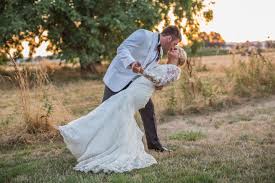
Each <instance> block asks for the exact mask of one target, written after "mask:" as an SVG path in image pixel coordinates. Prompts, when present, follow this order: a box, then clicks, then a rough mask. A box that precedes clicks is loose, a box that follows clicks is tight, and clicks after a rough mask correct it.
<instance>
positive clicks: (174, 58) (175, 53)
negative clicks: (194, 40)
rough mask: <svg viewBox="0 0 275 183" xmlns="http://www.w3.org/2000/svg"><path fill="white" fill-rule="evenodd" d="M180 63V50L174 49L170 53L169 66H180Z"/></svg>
mask: <svg viewBox="0 0 275 183" xmlns="http://www.w3.org/2000/svg"><path fill="white" fill-rule="evenodd" d="M178 61H179V50H178V49H176V48H174V49H173V50H170V51H169V52H168V62H167V64H173V65H178Z"/></svg>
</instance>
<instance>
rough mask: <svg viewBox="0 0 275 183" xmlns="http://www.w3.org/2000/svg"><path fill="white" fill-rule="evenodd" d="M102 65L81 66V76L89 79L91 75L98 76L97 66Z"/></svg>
mask: <svg viewBox="0 0 275 183" xmlns="http://www.w3.org/2000/svg"><path fill="white" fill-rule="evenodd" d="M98 64H100V63H88V64H80V71H81V76H82V77H84V78H87V77H89V76H91V75H98V74H99V72H98V70H97V68H96V65H98Z"/></svg>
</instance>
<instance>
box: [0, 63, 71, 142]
mask: <svg viewBox="0 0 275 183" xmlns="http://www.w3.org/2000/svg"><path fill="white" fill-rule="evenodd" d="M13 63H14V70H15V75H14V76H13V77H11V78H10V80H11V81H13V82H14V84H15V85H16V86H17V87H18V91H17V93H16V94H17V95H16V97H17V99H16V102H17V105H18V104H19V105H18V107H19V108H18V109H19V112H18V114H19V119H20V123H18V124H16V125H13V126H12V128H9V127H5V129H3V131H4V134H5V135H3V136H2V138H1V143H4V144H5V143H6V144H14V143H15V144H16V143H31V142H32V140H34V139H37V134H39V136H40V137H43V139H45V138H46V139H49V138H53V137H56V136H57V135H58V133H57V131H56V130H55V129H54V127H53V125H55V124H57V123H59V124H60V123H61V122H64V121H68V120H69V119H71V115H70V113H69V112H68V110H67V109H65V108H64V106H63V104H62V103H63V102H62V101H61V99H62V98H60V97H59V96H58V93H57V92H56V89H55V86H54V85H52V84H51V83H50V81H49V78H48V72H49V71H50V70H49V64H48V63H44V62H41V63H39V64H38V65H35V67H34V68H31V67H28V66H25V67H21V68H20V67H18V65H17V64H16V63H15V62H13ZM11 131H12V132H11ZM34 134H36V135H34ZM3 141H4V142H3Z"/></svg>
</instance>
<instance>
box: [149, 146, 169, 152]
mask: <svg viewBox="0 0 275 183" xmlns="http://www.w3.org/2000/svg"><path fill="white" fill-rule="evenodd" d="M148 149H152V150H155V151H157V152H172V150H170V149H168V148H167V147H164V146H162V145H160V146H158V147H148Z"/></svg>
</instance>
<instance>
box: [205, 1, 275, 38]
mask: <svg viewBox="0 0 275 183" xmlns="http://www.w3.org/2000/svg"><path fill="white" fill-rule="evenodd" d="M215 2H216V3H215V5H213V11H214V18H213V21H212V22H210V23H208V24H207V25H206V24H204V23H203V24H202V27H201V30H202V31H206V32H210V31H215V32H218V33H220V34H221V35H222V37H223V38H224V39H225V41H226V42H243V41H247V40H249V41H263V40H267V39H268V36H269V37H270V38H269V39H271V40H275V20H274V19H275V0H261V1H260V0H215Z"/></svg>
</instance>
